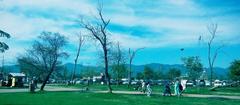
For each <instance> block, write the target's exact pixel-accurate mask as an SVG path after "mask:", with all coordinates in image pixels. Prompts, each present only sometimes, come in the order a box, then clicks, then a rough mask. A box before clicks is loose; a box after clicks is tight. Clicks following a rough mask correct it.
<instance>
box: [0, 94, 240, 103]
mask: <svg viewBox="0 0 240 105" xmlns="http://www.w3.org/2000/svg"><path fill="white" fill-rule="evenodd" d="M239 103H240V100H229V99H222V98H190V97H174V96H172V97H163V96H160V95H155V96H152V97H147V96H146V95H123V94H107V93H83V92H44V93H43V92H39V93H34V94H32V93H3V94H0V105H77V104H78V105H214V104H218V105H237V104H239Z"/></svg>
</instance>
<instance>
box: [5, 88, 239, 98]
mask: <svg viewBox="0 0 240 105" xmlns="http://www.w3.org/2000/svg"><path fill="white" fill-rule="evenodd" d="M44 90H45V91H77V92H79V91H84V90H83V89H78V88H65V87H56V86H46V87H45V89H44ZM28 91H29V90H28V88H25V89H0V93H16V92H28ZM36 91H39V89H37V90H36ZM90 92H93V93H107V91H90ZM113 93H115V94H144V93H142V92H138V91H113ZM154 94H157V95H161V94H162V93H154ZM183 96H184V97H199V98H225V99H238V100H240V96H226V95H202V94H183Z"/></svg>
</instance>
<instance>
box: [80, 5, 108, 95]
mask: <svg viewBox="0 0 240 105" xmlns="http://www.w3.org/2000/svg"><path fill="white" fill-rule="evenodd" d="M102 8H103V6H102V5H99V7H98V9H97V10H98V17H97V18H96V19H97V21H98V22H95V23H92V24H91V23H86V22H84V21H81V25H83V27H84V28H85V29H86V30H88V31H89V32H90V33H91V35H92V37H93V39H94V40H96V41H98V42H99V43H100V45H101V47H102V50H103V53H104V54H103V55H104V66H105V76H106V79H107V86H108V92H109V93H112V88H111V83H110V77H109V73H108V69H109V61H108V54H109V45H110V41H109V39H108V33H107V26H108V25H109V23H110V20H109V19H107V20H106V19H104V17H103V14H102Z"/></svg>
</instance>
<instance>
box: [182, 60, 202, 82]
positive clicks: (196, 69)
mask: <svg viewBox="0 0 240 105" xmlns="http://www.w3.org/2000/svg"><path fill="white" fill-rule="evenodd" d="M182 60H183V62H184V65H185V67H186V68H187V69H188V76H189V79H191V80H196V79H198V78H199V77H200V76H201V73H202V71H203V65H202V63H201V62H200V59H199V57H198V56H192V57H186V58H183V59H182Z"/></svg>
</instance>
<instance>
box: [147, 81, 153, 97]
mask: <svg viewBox="0 0 240 105" xmlns="http://www.w3.org/2000/svg"><path fill="white" fill-rule="evenodd" d="M146 85H147V96H148V97H150V96H151V94H152V89H151V86H150V83H149V82H147V84H146Z"/></svg>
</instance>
